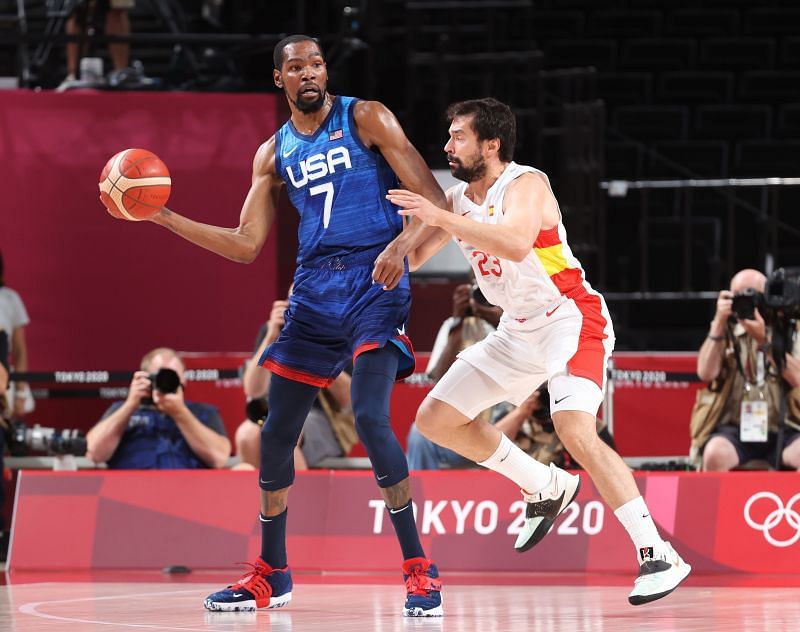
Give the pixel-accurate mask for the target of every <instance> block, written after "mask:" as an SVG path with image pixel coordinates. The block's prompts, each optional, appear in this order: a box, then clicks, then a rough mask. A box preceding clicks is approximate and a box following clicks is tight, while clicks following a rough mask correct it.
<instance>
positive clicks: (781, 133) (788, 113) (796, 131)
mask: <svg viewBox="0 0 800 632" xmlns="http://www.w3.org/2000/svg"><path fill="white" fill-rule="evenodd" d="M775 137H776V139H777V140H782V139H784V138H800V103H789V104H787V105H782V106H781V107H780V110H779V111H778V125H777V127H776V129H775Z"/></svg>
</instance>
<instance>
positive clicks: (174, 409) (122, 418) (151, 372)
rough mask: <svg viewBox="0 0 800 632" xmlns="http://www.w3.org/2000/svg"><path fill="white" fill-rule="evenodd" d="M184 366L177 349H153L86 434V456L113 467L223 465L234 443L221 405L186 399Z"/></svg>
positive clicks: (204, 466)
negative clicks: (227, 432) (118, 399)
mask: <svg viewBox="0 0 800 632" xmlns="http://www.w3.org/2000/svg"><path fill="white" fill-rule="evenodd" d="M184 371H185V367H184V365H183V362H182V361H181V359H180V358H179V357H178V355H177V353H176V352H175V351H174V350H172V349H168V348H163V347H161V348H158V349H153V350H152V351H150V352H149V353H147V354H146V355H145V356H144V358H142V364H141V370H140V371H137V372H136V373H134V375H133V380H132V381H131V385H130V389H129V391H128V398H127V399H126V400H125V401H124V402H115V403H114V404H112V405H111V407H110V408H109V409H108V410H107V411H106V413H105V414H104V415H103V417H102V419H101V420H100V421H99V422H98V423H97V424H96V425H95V426H94V428H92V429H91V430H90V431H89V433H88V434H87V435H86V440H87V442H88V450H87V453H86V456H87V457H88V458H90V459H92V460H93V461H95V462H96V463H100V462H106V463H107V464H108V467H109V468H112V469H163V470H166V469H193V468H222V467H225V466H226V465H227V463H228V457H229V456H230V454H231V442H230V441H229V440H228V437H227V436H226V435H225V426H224V425H223V423H222V419H221V418H220V416H219V413H218V411H217V409H216V408H215V407H214V406H211V405H210V404H203V403H196V402H186V401H184V399H183V375H184Z"/></svg>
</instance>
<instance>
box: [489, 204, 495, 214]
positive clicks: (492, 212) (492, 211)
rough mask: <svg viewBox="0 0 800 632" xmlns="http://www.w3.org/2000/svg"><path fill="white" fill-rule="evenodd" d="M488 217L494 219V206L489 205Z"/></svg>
mask: <svg viewBox="0 0 800 632" xmlns="http://www.w3.org/2000/svg"><path fill="white" fill-rule="evenodd" d="M489 217H494V204H490V205H489Z"/></svg>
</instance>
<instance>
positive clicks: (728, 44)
mask: <svg viewBox="0 0 800 632" xmlns="http://www.w3.org/2000/svg"><path fill="white" fill-rule="evenodd" d="M774 64H775V41H774V40H772V39H769V38H765V37H761V38H746V39H745V38H741V37H712V38H709V39H707V40H705V41H704V42H703V43H702V45H701V47H700V58H699V60H698V66H700V67H702V68H718V69H720V70H732V69H734V68H752V69H754V70H757V69H764V68H772V67H773V66H774Z"/></svg>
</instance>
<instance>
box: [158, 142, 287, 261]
mask: <svg viewBox="0 0 800 632" xmlns="http://www.w3.org/2000/svg"><path fill="white" fill-rule="evenodd" d="M281 186H282V182H281V180H280V178H279V177H278V175H277V172H276V171H275V138H274V137H273V138H270V139H269V140H268V141H267V142H265V143H264V144H263V145H261V147H259V148H258V151H257V152H256V155H255V158H254V159H253V177H252V181H251V184H250V190H249V191H248V192H247V197H246V198H245V201H244V205H243V206H242V211H241V214H240V216H239V226H237V227H236V228H223V227H221V226H212V225H210V224H203V223H202V222H196V221H194V220H191V219H189V218H187V217H184V216H182V215H179V214H178V213H175V212H174V211H171V210H169V209H168V208H166V207H164V208H162V209H161V211H160V212H159V213H157V214H156V215H155V216H153V217H152V218H151V220H150V221H152V222H155V223H156V224H159V225H161V226H164V227H166V228H169V229H170V230H171V231H172V232H173V233H176V234H178V235H180V236H181V237H183V238H184V239H186V240H188V241H190V242H192V243H193V244H197V245H198V246H201V247H203V248H205V249H206V250H210V251H211V252H215V253H217V254H218V255H221V256H223V257H225V258H226V259H230V260H232V261H236V262H239V263H251V262H252V261H253V260H254V259H255V258H256V257H257V256H258V253H259V252H261V247H262V246H263V245H264V241H266V238H267V234H268V233H269V229H270V227H271V226H272V223H273V221H274V220H275V213H276V209H277V205H278V193H279V191H280V187H281Z"/></svg>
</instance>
